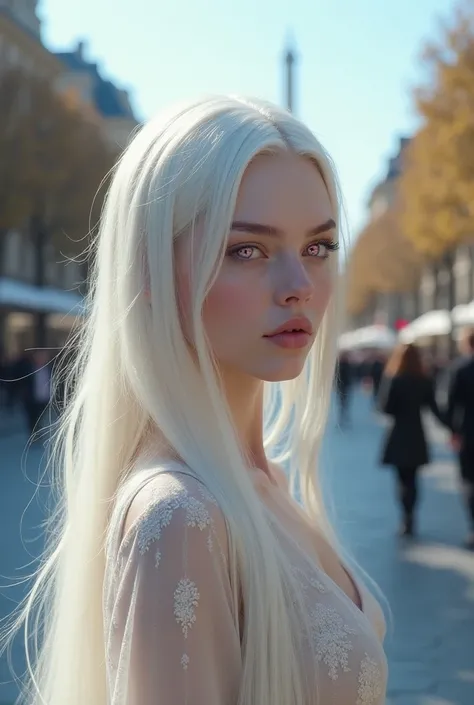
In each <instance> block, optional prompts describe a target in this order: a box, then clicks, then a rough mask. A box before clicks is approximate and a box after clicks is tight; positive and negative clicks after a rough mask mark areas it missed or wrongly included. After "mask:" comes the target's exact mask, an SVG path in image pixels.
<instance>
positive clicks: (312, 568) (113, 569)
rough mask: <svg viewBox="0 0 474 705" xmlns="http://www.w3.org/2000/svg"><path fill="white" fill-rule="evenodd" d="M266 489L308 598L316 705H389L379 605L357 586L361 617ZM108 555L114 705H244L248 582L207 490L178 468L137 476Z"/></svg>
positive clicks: (292, 517)
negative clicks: (244, 587)
mask: <svg viewBox="0 0 474 705" xmlns="http://www.w3.org/2000/svg"><path fill="white" fill-rule="evenodd" d="M261 475H263V473H261ZM256 482H257V489H258V491H259V493H260V495H261V497H262V501H264V502H265V503H266V505H267V506H268V509H269V510H270V515H271V516H272V517H273V519H272V521H273V522H274V525H275V531H276V532H278V537H279V541H280V544H281V546H282V547H283V549H284V550H285V555H287V556H288V562H289V565H290V566H291V570H292V573H293V575H294V577H295V580H296V581H297V582H298V584H299V586H300V588H301V591H302V594H303V596H304V624H302V630H301V631H302V633H304V634H305V635H307V638H306V640H305V641H304V646H303V647H302V649H301V663H302V667H303V669H304V672H305V673H306V676H307V678H306V680H307V682H308V683H309V684H310V685H309V687H308V705H313V703H315V702H316V700H315V693H316V692H318V693H319V705H383V703H384V702H385V690H386V681H387V663H386V659H385V655H384V651H383V647H382V641H383V638H384V633H385V623H384V619H383V615H382V611H381V609H380V607H379V605H378V603H377V602H376V601H375V599H374V598H373V597H372V595H371V594H370V593H369V591H368V590H367V589H366V588H365V586H364V585H362V583H361V582H360V581H357V582H356V581H355V580H354V578H352V579H353V581H354V585H355V586H356V587H357V592H358V595H359V598H360V608H359V607H358V606H357V605H356V604H355V603H354V602H353V601H352V600H351V599H350V598H349V597H348V596H347V595H346V593H345V592H344V591H343V590H342V589H341V588H340V587H339V586H338V585H337V584H336V583H335V582H334V581H333V580H331V578H329V576H328V574H327V572H325V571H324V570H322V568H321V565H320V564H319V562H318V558H317V555H316V552H315V549H314V545H313V544H312V536H311V527H310V526H309V524H306V523H305V519H304V513H303V511H302V510H299V508H298V505H297V504H296V502H294V501H293V500H292V499H291V498H290V497H289V495H288V494H287V493H286V492H285V491H284V490H283V489H282V488H281V487H279V486H276V485H273V484H272V483H270V482H267V481H266V480H265V478H264V477H263V478H262V477H258V476H257V478H256ZM129 510H130V513H131V515H132V517H134V518H133V521H132V524H131V525H130V526H129V528H128V529H127V531H126V532H125V535H124V525H125V518H126V516H127V512H128V511H129ZM106 554H107V568H106V576H105V583H104V620H105V638H106V653H107V677H108V693H109V697H108V701H109V704H110V705H234V703H236V701H237V695H238V691H239V680H240V674H241V668H242V658H241V626H242V625H241V619H240V610H239V604H238V602H239V601H238V600H237V599H236V598H235V595H236V589H235V587H236V585H235V583H236V581H238V576H237V575H235V571H234V569H233V566H232V565H231V564H232V561H231V560H230V551H229V545H228V536H227V530H226V522H225V519H224V517H223V514H222V512H221V510H220V508H219V506H218V504H217V502H216V500H215V499H214V498H213V497H212V496H211V495H210V493H209V492H208V491H207V489H206V488H205V487H204V486H203V485H202V483H201V482H200V481H199V480H198V479H196V478H195V477H193V476H192V475H191V474H190V473H188V471H186V470H185V469H184V468H180V467H179V466H176V465H175V466H172V467H171V468H168V469H166V470H164V471H159V472H154V473H153V475H152V476H151V474H150V472H148V471H147V472H143V471H140V472H137V473H136V474H135V475H134V476H133V478H130V479H129V480H128V481H127V483H126V484H125V485H124V487H123V488H122V489H121V491H120V493H119V494H118V497H117V500H116V503H115V506H114V510H113V513H112V517H111V521H110V524H109V531H108V536H107V546H106ZM351 577H352V576H351ZM312 684H314V687H313V686H312ZM255 705H257V704H255Z"/></svg>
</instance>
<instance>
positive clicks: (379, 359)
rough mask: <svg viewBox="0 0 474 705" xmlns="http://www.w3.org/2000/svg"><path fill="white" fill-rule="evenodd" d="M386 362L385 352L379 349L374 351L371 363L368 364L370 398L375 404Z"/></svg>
mask: <svg viewBox="0 0 474 705" xmlns="http://www.w3.org/2000/svg"><path fill="white" fill-rule="evenodd" d="M386 362H387V358H386V355H385V353H383V352H382V351H380V350H376V351H374V354H373V358H372V363H371V365H370V379H371V381H372V399H373V403H374V404H375V405H377V400H378V396H379V390H380V384H381V382H382V377H383V372H384V368H385V365H386Z"/></svg>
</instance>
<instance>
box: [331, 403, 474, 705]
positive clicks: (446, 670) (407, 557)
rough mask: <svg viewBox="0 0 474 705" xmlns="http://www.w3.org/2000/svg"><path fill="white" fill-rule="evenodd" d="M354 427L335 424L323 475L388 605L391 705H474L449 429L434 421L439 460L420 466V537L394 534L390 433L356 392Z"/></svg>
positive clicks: (462, 523) (353, 546)
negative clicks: (383, 454) (384, 460)
mask: <svg viewBox="0 0 474 705" xmlns="http://www.w3.org/2000/svg"><path fill="white" fill-rule="evenodd" d="M351 411H352V426H351V427H350V428H349V429H348V430H347V431H342V430H341V429H340V428H338V427H337V426H336V425H335V424H334V422H333V423H332V424H331V425H330V426H329V429H328V437H327V439H326V445H325V448H324V454H323V469H324V477H325V479H326V480H327V482H328V484H329V486H330V488H331V492H330V493H329V494H330V495H332V497H333V502H332V505H333V512H332V514H333V517H334V520H335V523H336V525H337V526H338V529H339V532H340V535H341V536H342V537H343V540H344V544H345V545H347V546H348V547H349V548H350V550H351V553H352V555H354V556H355V557H356V559H357V561H358V562H359V563H360V565H361V566H362V567H363V568H364V569H365V570H366V571H367V572H368V573H369V574H370V576H371V577H372V578H373V579H374V580H375V581H376V582H377V584H378V585H379V586H380V588H381V590H382V592H383V594H384V596H385V598H386V600H387V602H388V604H389V605H390V609H391V613H392V614H391V619H390V627H389V632H388V635H387V640H386V650H387V654H388V659H389V664H390V680H389V700H388V702H389V703H390V705H474V555H473V554H472V553H468V552H467V551H465V550H463V548H462V543H463V540H464V537H465V534H466V532H467V522H466V520H465V516H464V508H463V505H462V503H461V500H460V497H459V493H458V484H457V474H456V468H455V464H454V463H453V459H452V457H451V453H450V452H449V450H448V449H447V445H446V434H445V432H444V431H443V430H442V429H440V428H439V427H436V426H435V425H434V423H433V422H432V421H431V422H430V421H429V419H428V421H429V423H428V424H427V426H428V428H429V433H430V437H431V442H432V449H433V454H434V458H433V460H434V462H433V463H432V465H431V466H430V467H429V469H426V470H425V471H424V472H423V475H422V484H421V494H422V501H421V505H420V514H419V536H418V539H417V541H415V542H413V543H407V542H404V541H402V540H400V539H399V538H398V537H397V536H396V531H397V527H398V522H399V515H398V510H397V505H396V503H395V500H394V492H393V490H394V487H393V477H392V473H391V471H390V469H389V468H385V469H382V468H379V466H378V456H379V452H380V445H381V441H382V437H383V433H384V428H383V422H382V421H381V420H380V419H376V418H375V415H374V414H373V412H372V410H371V405H370V401H369V399H368V398H366V397H364V396H363V395H357V397H356V398H355V399H354V400H353V405H352V409H351Z"/></svg>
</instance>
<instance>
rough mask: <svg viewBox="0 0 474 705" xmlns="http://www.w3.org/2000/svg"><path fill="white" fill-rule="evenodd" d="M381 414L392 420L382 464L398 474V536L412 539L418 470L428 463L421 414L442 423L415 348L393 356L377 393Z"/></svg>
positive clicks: (402, 348)
mask: <svg viewBox="0 0 474 705" xmlns="http://www.w3.org/2000/svg"><path fill="white" fill-rule="evenodd" d="M379 405H380V409H381V411H383V412H385V413H386V414H389V415H390V416H392V417H393V424H392V426H391V428H390V429H389V431H388V435H387V438H386V441H385V444H384V449H383V455H382V463H383V464H384V465H392V466H393V467H394V468H395V470H396V473H397V486H398V497H399V501H400V507H401V511H402V515H403V520H402V524H401V527H400V533H401V535H402V536H408V537H409V536H413V534H414V533H415V511H416V507H417V504H418V494H419V493H418V471H419V468H420V467H421V466H422V465H427V463H428V462H429V453H428V445H427V442H426V435H425V431H424V428H423V421H422V418H421V412H422V411H423V409H431V411H432V412H433V414H435V416H436V417H437V418H438V419H439V420H440V421H441V422H443V418H442V415H441V412H440V411H439V409H438V405H437V403H436V399H435V394H434V388H433V380H432V379H430V377H429V376H428V374H427V373H426V371H425V368H424V366H423V361H422V359H421V355H420V352H419V350H418V348H417V347H416V346H415V345H401V346H399V347H398V348H397V349H396V350H395V351H394V352H393V354H392V357H391V358H390V360H389V361H388V364H387V367H386V369H385V373H384V381H383V383H382V387H381V390H380V398H379Z"/></svg>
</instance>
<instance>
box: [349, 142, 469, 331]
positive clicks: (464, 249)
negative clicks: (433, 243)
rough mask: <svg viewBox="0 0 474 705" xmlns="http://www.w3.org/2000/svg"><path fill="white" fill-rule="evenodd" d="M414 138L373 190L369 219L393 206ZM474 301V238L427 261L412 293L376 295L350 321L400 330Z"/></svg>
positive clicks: (403, 145)
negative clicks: (421, 318)
mask: <svg viewBox="0 0 474 705" xmlns="http://www.w3.org/2000/svg"><path fill="white" fill-rule="evenodd" d="M409 143H410V138H407V137H402V138H401V140H400V143H399V149H398V152H397V154H396V155H395V157H393V158H392V159H390V161H389V164H388V168H387V174H386V177H385V178H384V179H383V180H382V181H381V182H380V183H378V184H377V185H376V186H375V188H374V189H373V191H372V193H371V195H370V197H369V201H368V211H369V218H370V219H372V220H374V219H376V218H377V217H379V216H381V215H382V214H383V213H384V212H385V211H386V210H387V209H388V208H389V207H390V206H391V205H392V204H393V199H394V197H395V192H396V182H397V179H398V178H399V176H400V175H401V173H402V170H403V155H404V150H405V149H406V147H407V146H408V144H409ZM473 299H474V238H473V241H472V242H466V243H464V244H462V245H459V246H457V247H455V248H453V249H452V250H450V251H448V252H446V253H445V254H444V255H443V256H442V257H441V258H440V259H439V260H438V261H433V262H426V263H425V264H424V266H423V267H422V269H421V272H420V276H419V279H418V281H417V282H416V284H415V286H414V288H413V290H412V291H400V292H396V291H395V292H390V293H384V292H379V293H374V294H373V296H372V298H371V300H370V301H369V302H368V304H367V306H366V307H365V309H364V310H363V311H362V312H360V314H358V315H357V316H353V317H352V318H350V319H349V320H348V326H347V327H348V328H351V329H354V328H359V327H362V326H366V325H371V324H373V323H375V322H383V323H385V324H386V325H388V326H390V327H392V328H396V327H397V324H398V323H399V322H401V321H407V322H410V321H413V320H414V319H416V318H418V317H419V316H421V315H422V314H424V313H427V312H429V311H435V310H448V311H449V310H452V308H453V307H454V306H456V305H459V304H467V303H469V302H470V301H472V300H473Z"/></svg>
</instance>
